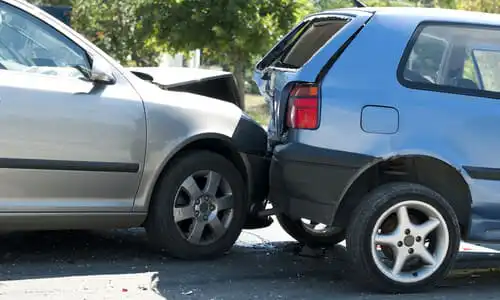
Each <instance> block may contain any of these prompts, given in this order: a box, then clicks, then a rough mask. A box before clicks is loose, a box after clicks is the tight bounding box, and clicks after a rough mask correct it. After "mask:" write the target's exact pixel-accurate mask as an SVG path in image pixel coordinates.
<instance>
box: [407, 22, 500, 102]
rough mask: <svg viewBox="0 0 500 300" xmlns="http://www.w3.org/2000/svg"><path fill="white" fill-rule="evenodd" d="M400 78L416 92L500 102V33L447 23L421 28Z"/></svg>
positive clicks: (483, 27) (410, 47)
mask: <svg viewBox="0 0 500 300" xmlns="http://www.w3.org/2000/svg"><path fill="white" fill-rule="evenodd" d="M398 78H399V80H400V82H401V83H402V84H403V85H405V86H407V87H410V88H415V89H424V90H436V91H444V92H450V93H457V94H474V93H475V94H478V96H486V97H490V96H493V97H494V98H499V97H500V95H496V93H497V92H500V30H499V29H496V28H492V27H485V26H475V25H461V24H458V25H455V24H453V25H452V24H447V23H443V24H439V23H438V24H436V23H432V24H424V25H420V27H419V28H418V29H417V31H416V33H415V36H414V37H413V38H412V41H411V42H410V43H409V45H408V49H407V51H406V52H405V55H404V56H403V58H402V61H401V64H400V67H399V70H398ZM494 93H495V94H494Z"/></svg>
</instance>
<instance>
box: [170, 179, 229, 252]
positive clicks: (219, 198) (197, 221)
mask: <svg viewBox="0 0 500 300" xmlns="http://www.w3.org/2000/svg"><path fill="white" fill-rule="evenodd" d="M233 208H234V200H233V193H232V190H231V187H230V186H229V183H228V182H227V181H226V180H225V179H224V178H223V177H222V176H221V175H220V174H219V173H217V172H214V171H199V172H196V173H194V174H192V175H191V176H188V177H187V178H186V179H185V180H184V182H183V183H182V184H181V186H180V187H179V189H178V190H177V193H176V196H175V201H174V220H175V223H176V225H177V229H178V230H180V232H181V233H182V234H183V236H184V238H185V239H186V240H187V241H188V242H190V243H192V244H195V245H207V244H211V243H213V242H215V241H217V240H218V239H220V238H221V237H222V236H223V235H224V233H226V231H227V229H228V227H229V225H230V224H231V222H232V219H233Z"/></svg>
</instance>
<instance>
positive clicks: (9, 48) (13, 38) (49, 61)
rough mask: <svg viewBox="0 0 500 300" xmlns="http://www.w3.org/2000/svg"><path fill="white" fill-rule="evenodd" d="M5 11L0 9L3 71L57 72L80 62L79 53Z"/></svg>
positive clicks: (0, 59)
mask: <svg viewBox="0 0 500 300" xmlns="http://www.w3.org/2000/svg"><path fill="white" fill-rule="evenodd" d="M7 9H9V8H8V7H0V63H1V64H2V65H3V67H4V68H5V69H7V70H13V71H27V70H30V71H33V72H37V71H39V70H44V72H45V71H46V70H47V69H53V71H58V69H60V68H64V67H70V68H73V67H72V66H73V65H77V64H79V63H81V61H82V60H83V59H82V57H81V54H80V53H78V52H77V51H75V50H74V49H72V48H71V47H69V46H68V43H65V42H64V41H62V40H59V39H57V38H56V36H57V35H53V34H52V35H51V34H49V33H48V32H46V31H44V30H40V26H37V24H35V23H33V22H26V19H25V18H23V16H21V15H18V14H16V13H13V12H12V11H10V10H9V11H8V12H7V11H6V10H7ZM40 67H42V68H40Z"/></svg>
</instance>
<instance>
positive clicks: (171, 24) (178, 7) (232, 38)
mask: <svg viewBox="0 0 500 300" xmlns="http://www.w3.org/2000/svg"><path fill="white" fill-rule="evenodd" d="M312 10H313V6H312V3H311V1H310V0H252V1H248V0H206V1H205V2H204V3H203V5H200V1H199V0H147V2H146V4H145V5H144V6H143V8H142V14H143V15H144V19H143V20H144V26H145V27H146V28H150V30H151V31H152V32H156V33H157V34H158V39H159V40H161V41H164V42H165V43H166V45H168V49H169V50H170V52H172V53H175V52H184V53H186V52H188V51H190V50H194V49H202V51H203V52H202V53H203V56H204V57H205V58H204V59H207V58H209V59H211V60H212V61H217V62H219V63H220V64H224V65H227V66H228V67H229V69H230V70H231V71H233V72H234V73H235V76H236V77H237V80H238V84H239V85H240V87H242V89H243V86H244V82H243V81H244V79H243V78H244V71H245V69H247V68H249V67H250V66H251V63H252V58H254V57H255V56H256V55H262V54H263V53H266V52H267V51H268V50H269V48H270V47H271V46H272V45H273V44H274V43H275V42H276V41H277V40H278V39H279V38H280V37H281V36H282V35H283V34H284V33H285V32H287V31H289V30H290V28H291V27H293V26H294V25H295V24H296V23H297V22H298V21H299V20H300V19H301V18H303V17H304V16H305V15H306V14H308V13H310V12H311V11H312Z"/></svg>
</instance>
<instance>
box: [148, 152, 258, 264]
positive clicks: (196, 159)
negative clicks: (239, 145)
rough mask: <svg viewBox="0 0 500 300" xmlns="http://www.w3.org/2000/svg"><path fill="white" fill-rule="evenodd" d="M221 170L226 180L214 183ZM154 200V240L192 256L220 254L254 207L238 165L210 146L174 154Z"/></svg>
mask: <svg viewBox="0 0 500 300" xmlns="http://www.w3.org/2000/svg"><path fill="white" fill-rule="evenodd" d="M217 174H218V175H220V176H219V177H220V184H219V185H218V186H217V187H215V183H214V184H211V185H208V182H209V181H208V178H212V179H214V180H213V181H211V182H216V178H218V176H217ZM209 186H210V188H208V189H207V187H209ZM151 201H152V203H151V207H150V210H149V214H148V218H147V221H146V225H145V227H146V231H147V233H148V236H149V239H150V241H151V242H152V243H153V244H154V245H155V246H157V247H159V248H161V249H162V250H164V251H165V252H167V253H168V254H169V255H171V256H173V257H176V258H180V259H188V260H192V259H206V258H214V257H217V256H220V255H223V254H224V253H226V252H227V251H228V250H230V248H231V247H232V246H233V245H234V243H235V242H236V240H237V239H238V236H239V235H240V233H241V231H242V228H243V225H244V223H245V216H246V213H247V211H248V209H249V207H248V201H247V191H246V186H245V183H244V181H243V178H242V176H241V174H240V172H239V171H238V169H236V167H235V166H234V165H233V164H232V163H231V162H230V161H229V160H227V159H226V158H224V157H223V156H221V155H219V154H216V153H213V152H210V151H191V152H188V153H185V154H184V155H182V156H180V157H178V158H176V159H174V161H172V163H171V165H170V166H169V167H168V169H167V170H166V171H165V172H164V174H163V176H162V177H161V178H160V180H159V182H158V183H157V187H156V188H155V193H154V195H153V197H152V200H151Z"/></svg>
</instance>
